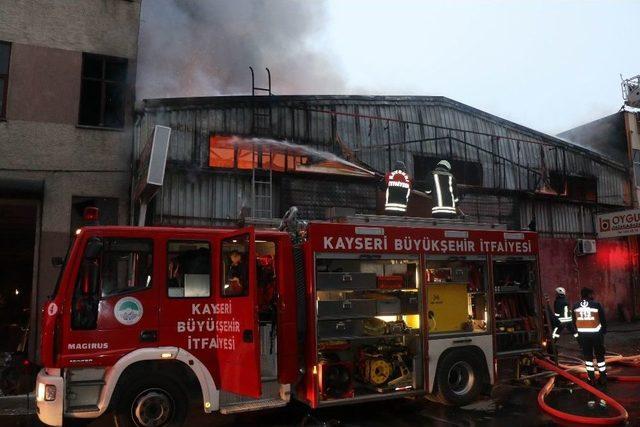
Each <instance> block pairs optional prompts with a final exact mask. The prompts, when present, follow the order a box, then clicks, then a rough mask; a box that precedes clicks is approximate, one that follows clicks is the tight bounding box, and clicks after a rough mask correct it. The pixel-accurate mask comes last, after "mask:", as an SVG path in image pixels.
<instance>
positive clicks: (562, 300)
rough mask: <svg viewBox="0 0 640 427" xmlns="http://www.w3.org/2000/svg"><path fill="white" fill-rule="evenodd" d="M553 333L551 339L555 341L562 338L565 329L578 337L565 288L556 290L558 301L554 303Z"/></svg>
mask: <svg viewBox="0 0 640 427" xmlns="http://www.w3.org/2000/svg"><path fill="white" fill-rule="evenodd" d="M552 323H553V333H552V334H551V337H552V338H553V339H554V340H557V339H558V338H560V333H561V332H562V330H563V329H564V328H567V329H568V330H569V332H571V333H573V334H574V336H575V337H577V335H576V332H575V329H573V318H572V316H571V312H570V311H569V301H568V300H567V291H566V290H565V289H564V288H563V287H558V288H556V299H555V301H554V302H553V322H552Z"/></svg>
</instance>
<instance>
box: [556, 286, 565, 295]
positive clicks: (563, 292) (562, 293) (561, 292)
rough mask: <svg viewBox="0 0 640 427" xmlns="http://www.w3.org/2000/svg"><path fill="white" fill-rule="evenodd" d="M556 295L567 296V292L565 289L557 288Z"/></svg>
mask: <svg viewBox="0 0 640 427" xmlns="http://www.w3.org/2000/svg"><path fill="white" fill-rule="evenodd" d="M556 294H558V295H567V291H566V290H565V289H564V288H563V287H559V288H556Z"/></svg>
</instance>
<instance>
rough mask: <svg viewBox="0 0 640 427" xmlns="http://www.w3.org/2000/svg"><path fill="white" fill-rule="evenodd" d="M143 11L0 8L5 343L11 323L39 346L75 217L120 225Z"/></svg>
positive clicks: (125, 210)
mask: <svg viewBox="0 0 640 427" xmlns="http://www.w3.org/2000/svg"><path fill="white" fill-rule="evenodd" d="M140 6H141V2H140V1H139V0H134V1H127V0H86V1H81V2H59V1H55V0H17V1H16V0H2V1H0V10H2V13H0V90H2V94H0V99H1V100H2V109H1V110H0V111H1V113H0V242H1V243H0V246H1V247H0V265H1V267H0V294H1V296H2V299H1V300H0V317H2V319H0V326H1V327H2V329H1V331H2V332H0V333H2V334H3V335H6V336H11V330H12V328H15V324H14V323H16V319H17V318H16V315H19V317H20V318H22V317H24V316H27V315H28V317H29V318H30V321H29V324H30V327H31V336H32V337H35V336H37V335H38V325H39V322H38V319H37V316H38V313H39V307H41V306H42V304H43V302H44V301H45V299H46V297H47V296H48V295H49V294H51V293H52V291H53V289H54V287H55V283H56V278H57V275H58V271H59V269H58V268H57V267H55V266H53V265H52V262H51V259H52V257H57V256H58V257H64V255H65V253H66V251H67V247H68V245H69V241H70V238H71V235H72V233H73V230H74V229H75V227H77V226H78V225H79V221H80V218H81V214H82V210H83V208H84V207H86V206H91V205H96V206H98V207H99V208H102V209H103V210H104V212H105V215H106V218H104V220H105V222H106V223H113V224H117V223H120V224H124V223H127V222H128V221H129V198H130V196H129V192H130V175H131V170H130V164H131V140H132V132H131V129H132V120H133V114H132V113H133V103H134V101H135V97H134V85H135V71H136V56H137V42H138V28H139V16H140ZM15 248H18V249H15ZM16 270H19V273H16ZM12 319H13V320H12ZM2 341H3V337H0V342H2ZM35 341H36V340H34V339H32V340H31V345H30V354H31V355H33V354H34V353H35ZM5 342H7V343H8V341H5ZM7 345H9V346H10V345H12V344H10V343H8V344H7Z"/></svg>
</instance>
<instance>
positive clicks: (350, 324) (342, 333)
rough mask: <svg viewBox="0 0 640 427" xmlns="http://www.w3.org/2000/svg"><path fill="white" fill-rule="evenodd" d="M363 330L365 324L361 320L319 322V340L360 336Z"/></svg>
mask: <svg viewBox="0 0 640 427" xmlns="http://www.w3.org/2000/svg"><path fill="white" fill-rule="evenodd" d="M363 329H364V327H363V322H362V320H359V319H344V320H319V321H318V338H339V337H351V336H360V335H362V333H363Z"/></svg>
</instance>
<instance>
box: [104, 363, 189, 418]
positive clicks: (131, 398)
mask: <svg viewBox="0 0 640 427" xmlns="http://www.w3.org/2000/svg"><path fill="white" fill-rule="evenodd" d="M187 408H188V397H187V393H186V392H185V391H184V390H183V388H182V387H181V386H180V384H179V383H178V382H177V381H175V380H173V379H172V378H170V377H166V376H162V375H154V377H153V378H138V379H137V380H134V381H132V382H130V383H128V384H126V386H125V387H123V388H122V394H121V396H120V398H119V399H118V401H117V403H116V408H115V411H114V412H115V414H114V415H115V417H116V419H117V421H118V426H127V427H179V426H182V425H183V424H184V421H185V419H186V416H187Z"/></svg>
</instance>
